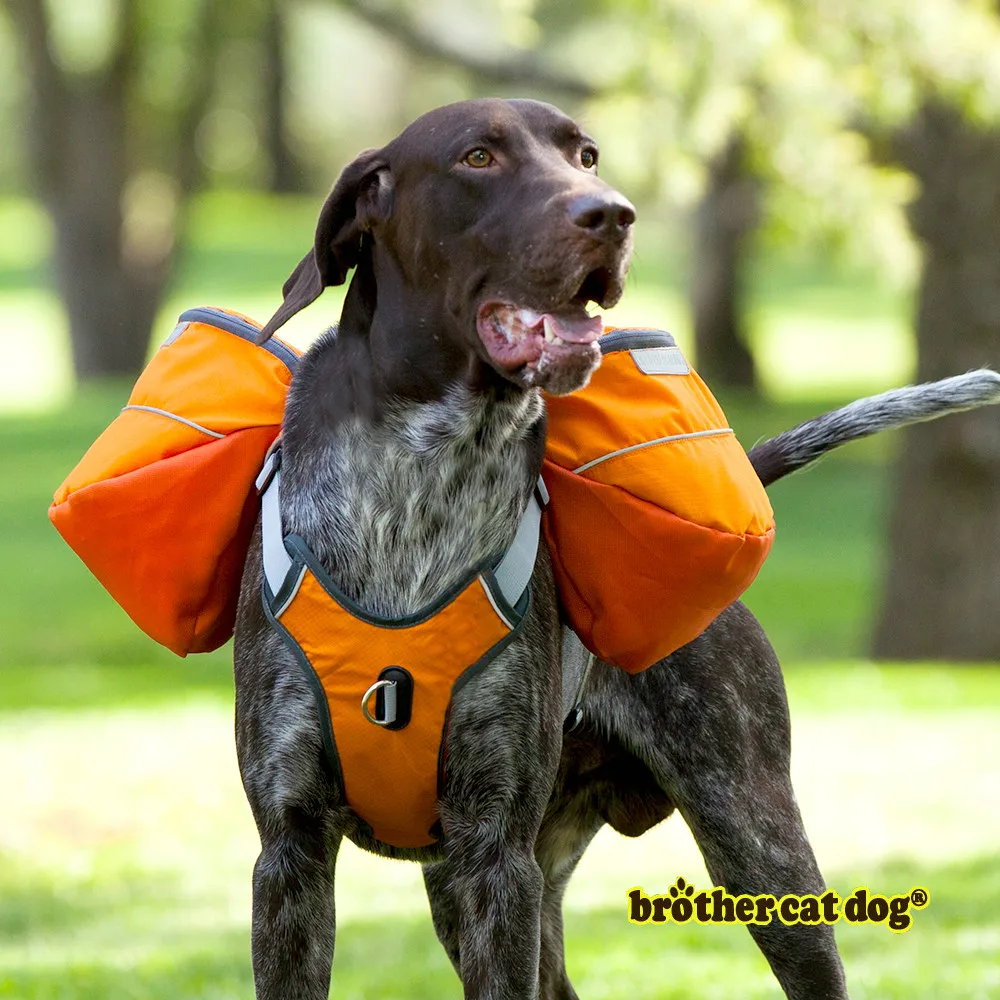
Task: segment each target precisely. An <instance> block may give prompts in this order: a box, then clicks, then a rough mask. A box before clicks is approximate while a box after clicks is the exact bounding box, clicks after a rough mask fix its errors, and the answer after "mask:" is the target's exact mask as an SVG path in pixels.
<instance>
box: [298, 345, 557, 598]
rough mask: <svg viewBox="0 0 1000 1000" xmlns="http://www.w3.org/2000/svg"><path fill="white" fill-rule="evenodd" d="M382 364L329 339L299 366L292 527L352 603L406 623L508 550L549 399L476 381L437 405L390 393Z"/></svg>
mask: <svg viewBox="0 0 1000 1000" xmlns="http://www.w3.org/2000/svg"><path fill="white" fill-rule="evenodd" d="M372 353H373V350H372V349H371V348H370V347H369V348H368V349H367V350H366V348H365V346H364V344H363V343H361V342H359V341H358V339H357V338H355V337H350V336H349V337H346V338H342V337H336V336H333V335H332V334H327V335H325V336H324V337H323V338H321V340H320V341H319V342H318V343H317V344H316V345H315V346H314V347H313V348H312V350H310V352H309V353H308V354H307V355H306V356H305V357H304V358H303V359H302V362H300V365H299V369H298V371H297V373H296V376H295V379H294V381H293V385H292V392H291V394H290V396H289V407H288V411H287V414H286V423H285V429H284V442H285V443H284V458H283V469H284V471H283V474H282V506H283V510H282V515H283V521H284V530H285V531H286V532H294V533H296V534H299V535H301V536H302V537H303V538H304V539H305V540H306V541H307V543H308V544H309V545H310V547H311V548H312V549H313V550H314V551H315V553H316V554H317V556H318V557H319V558H320V559H321V560H322V562H323V563H324V565H325V566H326V568H327V570H328V571H329V573H330V575H331V577H332V578H333V580H334V582H335V583H336V584H337V586H338V587H340V588H341V589H342V590H343V591H344V593H346V594H347V596H348V597H350V598H351V599H352V600H354V601H356V602H357V603H358V604H360V605H361V606H362V607H364V608H365V609H366V610H368V611H371V612H374V613H377V614H382V615H386V616H391V617H399V616H402V615H407V614H412V613H413V612H415V611H418V610H419V609H421V608H422V607H425V606H426V605H428V604H430V603H432V602H433V601H435V600H437V599H438V598H439V597H440V596H441V595H442V594H443V593H444V592H445V591H447V590H448V589H449V588H450V587H452V586H453V585H455V584H456V583H457V582H459V581H460V580H461V579H462V578H463V577H464V576H466V575H467V574H468V573H469V571H470V570H472V569H473V568H474V567H477V566H480V565H482V564H483V563H484V562H486V561H487V560H489V559H490V558H492V557H493V556H497V555H500V554H502V552H503V551H504V550H505V549H506V547H507V546H508V545H509V544H510V542H511V540H512V538H513V536H514V532H515V531H516V528H517V523H518V520H519V518H520V516H521V513H522V511H523V509H524V506H525V504H526V503H527V499H528V496H529V495H530V492H531V490H532V488H533V486H534V482H535V479H536V477H537V475H538V472H539V471H540V465H541V458H542V451H543V448H544V439H543V433H544V428H543V421H542V416H543V413H544V405H543V403H542V399H541V396H540V393H539V392H538V391H537V390H517V391H516V392H500V393H497V392H494V391H491V390H490V389H488V388H487V389H484V388H483V387H482V386H480V385H476V384H474V383H473V384H470V381H469V380H468V379H467V378H459V379H455V380H453V381H451V382H450V383H448V384H447V385H445V386H443V387H439V389H438V391H437V393H436V395H435V398H431V399H426V398H423V397H424V396H425V395H426V394H425V393H424V392H421V393H419V394H418V398H417V399H413V398H407V397H406V396H402V395H399V394H392V393H386V392H383V391H382V390H381V389H380V388H379V386H380V385H382V384H384V383H385V382H386V381H387V380H386V379H385V377H384V373H382V372H380V370H379V366H378V364H377V363H376V362H375V361H374V360H373V358H372V357H371V354H372ZM334 400H337V401H339V402H333V401H334ZM359 400H360V402H359Z"/></svg>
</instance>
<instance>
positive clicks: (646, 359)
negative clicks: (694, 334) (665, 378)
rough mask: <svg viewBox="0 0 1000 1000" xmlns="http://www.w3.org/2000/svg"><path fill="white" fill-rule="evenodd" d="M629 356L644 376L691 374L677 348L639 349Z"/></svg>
mask: <svg viewBox="0 0 1000 1000" xmlns="http://www.w3.org/2000/svg"><path fill="white" fill-rule="evenodd" d="M629 354H631V355H632V360H633V361H634V362H635V363H636V367H637V368H638V369H639V371H641V372H642V373H643V374H644V375H690V374H691V367H690V366H689V365H688V363H687V361H685V360H684V354H683V353H682V352H681V349H680V348H679V347H640V348H639V349H637V350H633V351H629Z"/></svg>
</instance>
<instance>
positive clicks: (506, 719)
mask: <svg viewBox="0 0 1000 1000" xmlns="http://www.w3.org/2000/svg"><path fill="white" fill-rule="evenodd" d="M531 625H532V623H527V626H528V627H526V628H525V633H524V634H523V637H522V641H521V642H517V643H514V644H513V645H511V646H509V647H508V648H507V649H506V650H504V651H503V652H502V653H501V654H500V655H499V657H498V658H497V660H496V661H495V662H494V663H492V664H491V665H490V666H489V667H488V668H487V669H486V670H484V671H483V672H482V673H480V674H479V675H478V676H477V677H475V678H474V680H473V681H471V682H470V683H468V684H467V685H466V686H465V687H463V688H462V690H461V691H459V692H458V693H457V694H456V698H455V703H454V707H453V711H452V717H451V721H450V724H449V735H448V757H447V762H448V763H447V771H446V777H445V787H444V794H443V795H442V798H441V825H442V827H443V830H444V835H445V849H446V856H445V860H444V861H442V862H440V863H439V864H438V865H436V866H434V867H433V869H431V870H430V872H429V883H428V887H429V890H431V891H432V892H436V893H437V895H438V905H437V907H436V908H435V914H434V916H435V925H436V927H437V929H438V933H439V935H440V936H442V937H443V939H444V943H445V947H446V949H447V950H448V951H449V955H450V957H451V958H452V961H453V962H456V961H457V967H458V970H459V975H460V976H461V979H462V986H463V988H464V991H465V997H466V1000H473V998H474V1000H487V998H489V1000H514V998H517V1000H534V998H536V997H537V996H538V959H539V935H540V921H541V907H542V890H543V877H542V872H541V869H540V867H539V865H538V862H537V861H536V859H535V840H536V836H537V833H538V828H539V825H540V824H541V821H542V816H543V814H544V812H545V805H546V802H547V800H548V798H549V794H550V792H551V789H552V784H553V781H554V779H555V775H556V769H557V764H558V758H559V739H560V731H559V713H560V708H561V704H560V696H559V686H558V685H559V675H558V658H557V650H556V649H555V648H554V646H555V644H554V642H552V640H551V636H552V635H554V634H555V630H554V629H549V630H546V632H545V633H542V632H541V631H540V630H539V629H537V628H536V629H531ZM531 631H534V632H535V637H534V641H532V640H531V637H530V632H531ZM546 647H548V648H546ZM449 899H450V901H451V905H450V906H449V904H448V900H449ZM432 905H433V896H432ZM456 932H457V954H456V947H455V938H456Z"/></svg>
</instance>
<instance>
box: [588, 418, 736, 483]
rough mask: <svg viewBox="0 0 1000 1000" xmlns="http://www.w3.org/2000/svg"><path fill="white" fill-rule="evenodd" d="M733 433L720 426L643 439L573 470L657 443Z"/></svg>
mask: <svg viewBox="0 0 1000 1000" xmlns="http://www.w3.org/2000/svg"><path fill="white" fill-rule="evenodd" d="M732 433H733V429H732V427H719V428H718V429H716V430H711V431H692V432H691V433H690V434H668V435H667V436H666V437H661V438H657V439H656V440H655V441H641V442H639V444H633V445H629V447H628V448H619V449H618V451H611V452H608V454H607V455H601V457H600V458H595V459H593V461H590V462H585V463H584V464H583V465H580V466H577V468H575V469H574V470H573V471H574V472H576V473H580V472H586V471H587V469H592V468H593V467H594V466H595V465H600V464H601V462H606V461H607V460H608V459H609V458H615V457H616V456H618V455H627V454H628V453H629V452H630V451H638V450H639V449H640V448H652V447H653V445H655V444H670V442H671V441H693V440H694V439H695V438H707V437H721V436H722V435H723V434H732Z"/></svg>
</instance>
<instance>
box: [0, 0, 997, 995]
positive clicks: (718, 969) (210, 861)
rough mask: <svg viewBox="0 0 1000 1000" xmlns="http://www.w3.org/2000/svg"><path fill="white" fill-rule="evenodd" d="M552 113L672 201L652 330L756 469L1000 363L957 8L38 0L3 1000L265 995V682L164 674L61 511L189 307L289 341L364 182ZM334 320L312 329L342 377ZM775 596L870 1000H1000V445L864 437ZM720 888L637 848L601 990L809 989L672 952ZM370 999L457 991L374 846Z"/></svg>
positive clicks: (347, 988) (2, 661)
mask: <svg viewBox="0 0 1000 1000" xmlns="http://www.w3.org/2000/svg"><path fill="white" fill-rule="evenodd" d="M486 94H499V95H504V96H515V95H517V96H532V97H537V98H542V99H546V100H550V101H552V102H553V103H556V104H558V105H559V106H560V107H562V108H563V109H564V110H566V111H568V112H569V113H571V114H573V115H575V116H577V117H579V118H580V119H581V120H582V121H583V122H584V123H585V124H586V125H587V127H588V128H589V130H590V131H591V132H592V133H593V134H594V135H595V136H596V137H597V139H598V140H599V142H600V144H601V147H602V164H601V170H602V174H603V176H604V177H605V178H606V179H608V180H609V181H610V182H611V183H613V184H615V185H616V186H617V187H619V188H620V189H621V190H623V191H624V192H625V193H626V194H627V195H628V196H629V197H630V198H631V199H632V200H633V201H634V202H635V204H636V205H637V208H638V213H639V222H638V224H637V250H636V256H635V261H634V264H633V268H632V274H631V276H630V279H629V283H628V287H627V291H626V294H625V297H624V299H623V302H622V304H621V305H620V306H618V307H616V308H615V309H614V310H613V311H611V312H610V313H609V314H608V317H607V318H608V322H609V323H613V324H618V325H628V324H640V325H658V326H664V327H666V328H668V329H671V330H672V331H674V332H675V333H676V335H677V336H678V338H679V340H680V341H681V343H682V344H683V345H684V347H685V348H686V349H687V350H688V351H689V352H690V353H691V354H692V355H693V356H694V357H695V359H696V363H697V364H698V366H699V368H700V370H701V371H702V372H703V374H705V375H706V376H707V377H708V379H709V381H710V383H711V384H712V386H713V388H715V389H716V391H717V394H718V395H719V396H720V398H721V400H722V401H723V404H724V406H725V407H726V409H727V412H728V413H729V416H730V418H731V423H732V425H733V426H734V428H735V429H736V431H737V433H738V435H739V437H740V439H741V440H742V441H743V442H744V444H746V445H748V446H749V445H750V444H752V443H753V442H754V441H755V440H757V439H758V438H760V437H761V436H764V435H766V434H770V433H773V432H775V431H777V430H780V429H782V428H784V427H787V426H790V425H791V424H793V423H794V422H796V421H798V420H800V419H803V418H805V417H807V416H809V415H811V414H813V413H816V412H819V411H821V410H823V409H825V408H827V407H829V406H832V405H835V404H837V403H841V402H844V401H846V400H848V399H850V398H853V397H854V396H857V395H859V394H863V393H867V392H872V391H878V390H881V389H884V388H887V387H890V386H892V385H896V384H901V383H903V382H906V381H910V380H912V379H914V378H915V377H919V378H934V377H942V376H945V375H949V374H954V373H957V372H960V371H965V370H967V369H969V368H972V367H978V366H981V365H992V366H993V367H996V366H998V365H1000V15H998V12H997V9H996V7H995V5H994V4H993V3H986V2H974V0H968V2H959V0H922V2H921V3H919V4H913V3H904V2H899V0H824V2H816V3H806V2H801V3H794V2H784V3H781V2H767V0H701V2H699V0H582V2H579V3H575V4H572V5H570V4H566V3H560V2H557V0H483V2H482V3H476V4H464V3H459V2H457V0H431V2H426V3H421V4H419V5H418V4H416V3H407V2H405V0H395V2H383V3H378V4H376V3H375V0H312V2H302V0H286V2H282V0H240V2H239V3H237V2H236V0H171V2H167V0H88V2H87V3H79V2H77V0H47V2H44V3H43V2H42V0H2V2H0V137H2V138H3V141H2V142H0V359H2V360H0V455H2V456H3V459H4V462H3V468H4V472H5V475H3V476H2V477H0V567H2V570H3V572H2V573H0V996H4V997H7V996H10V997H16V998H46V1000H47V998H60V1000H61V998H67V1000H69V998H72V1000H77V998H91V997H92V998H95V1000H96V998H101V1000H117V998H126V997H127V998H144V1000H145V998H158V997H167V996H170V997H184V996H198V997H204V998H211V1000H215V998H219V1000H221V998H230V997H237V996H238V997H247V996H250V995H252V985H251V975H250V960H249V915H250V871H251V867H252V864H253V860H254V858H255V856H256V850H257V846H258V845H257V841H256V835H255V831H254V829H253V824H252V820H251V817H250V814H249V810H248V808H247V806H246V804H245V800H244V799H243V796H242V791H241V789H240V785H239V777H238V773H237V770H236V763H235V754H234V751H233V745H232V743H233V741H232V679H231V665H230V662H229V653H228V649H224V650H222V651H220V652H218V653H216V654H210V655H206V656H195V657H191V658H189V659H187V660H184V661H181V660H179V659H176V658H174V657H173V656H172V655H171V654H169V653H168V652H166V651H165V650H163V649H161V648H159V647H157V646H156V645H155V644H154V643H152V642H151V641H150V640H147V639H146V638H145V637H144V636H143V635H142V634H141V633H140V632H139V631H138V630H137V629H136V628H135V627H134V626H133V625H132V624H131V622H129V621H128V619H127V618H126V617H125V616H124V614H123V613H122V612H121V611H120V610H119V609H118V608H117V607H116V606H115V605H114V604H113V602H112V601H111V600H110V598H108V597H107V595H106V594H105V593H104V592H103V590H102V589H101V588H100V586H99V585H98V584H97V583H96V582H95V581H94V580H93V579H92V578H91V577H90V576H89V574H88V572H87V571H86V569H85V568H84V567H83V566H82V565H81V564H79V562H78V561H77V560H76V557H75V556H74V555H73V554H72V553H71V552H70V551H69V549H68V548H66V547H65V546H64V545H63V543H62V542H61V540H60V539H59V538H58V536H57V535H56V534H55V532H54V531H53V530H52V528H51V527H50V526H49V524H48V522H47V520H46V518H45V509H46V507H47V505H48V502H49V500H50V497H51V493H52V491H53V490H54V489H55V487H56V486H57V485H58V483H59V482H60V481H61V479H62V478H63V477H64V475H65V474H66V473H67V472H68V471H69V469H70V468H72V466H73V465H74V464H75V462H76V461H77V460H78V458H79V457H80V456H81V455H82V453H83V451H84V450H85V449H86V448H87V446H88V445H89V444H90V443H91V441H92V440H93V439H94V438H95V437H96V436H97V434H98V433H99V432H100V430H101V429H103V427H104V426H105V425H106V424H107V423H108V422H109V421H110V420H111V419H112V418H113V416H114V414H115V413H116V412H117V410H118V408H119V407H120V406H121V405H123V403H124V402H125V399H126V397H127V394H128V388H129V385H130V384H131V381H132V379H133V378H134V375H135V373H136V371H137V370H138V368H139V367H140V366H141V364H142V361H143V360H144V358H145V357H146V356H147V355H148V352H149V350H150V349H151V345H155V344H156V343H158V342H159V341H160V340H161V339H162V338H163V336H165V335H166V334H167V333H168V332H169V331H170V329H171V328H172V326H173V324H174V321H175V318H176V316H177V315H178V313H179V312H181V311H182V310H183V309H185V308H188V307H191V306H194V305H202V304H217V305H224V306H227V307H230V308H235V309H238V310H241V311H243V312H246V313H249V314H251V315H255V316H257V317H258V318H260V319H264V318H266V317H267V316H269V315H270V313H271V312H272V311H273V309H274V308H275V306H276V305H277V303H278V301H279V297H280V287H281V283H282V281H283V280H284V278H285V277H286V275H287V274H288V273H289V271H290V270H291V268H292V267H293V266H294V264H295V263H296V262H297V261H298V259H299V258H300V257H301V255H302V254H303V253H304V252H305V250H306V249H307V248H308V246H309V245H310V242H311V237H312V228H313V224H314V220H315V216H316V214H317V211H318V208H319V205H320V203H321V199H322V197H323V195H324V193H325V191H326V190H328V188H329V186H330V185H331V184H332V181H333V180H334V178H335V176H336V173H337V171H338V169H339V168H340V167H341V166H342V165H343V164H345V163H346V162H348V160H349V159H350V158H351V157H353V155H354V154H355V153H356V152H357V151H359V150H360V149H361V148H363V147H366V146H372V145H380V144H382V143H383V142H385V141H386V140H387V139H389V138H390V137H391V136H392V135H394V134H395V133H396V132H397V131H398V130H399V129H400V128H401V127H402V126H403V125H405V124H406V123H407V122H409V121H410V120H412V118H414V117H416V116H417V115H418V114H420V113H421V112H422V111H424V110H427V109H428V108H430V107H434V106H436V105H439V104H443V103H447V102H448V101H451V100H457V99H461V98H463V97H467V96H479V95H486ZM337 304H338V293H337V290H333V291H330V292H328V293H327V294H326V295H325V296H324V297H323V299H321V300H320V302H318V303H317V304H316V305H315V306H313V307H312V308H311V309H309V310H308V311H307V312H306V313H304V314H303V315H301V316H299V317H297V318H296V321H295V322H294V325H292V326H291V327H290V329H289V336H290V337H291V339H293V340H295V341H296V342H297V343H299V344H302V345H304V344H306V343H307V342H308V340H309V338H310V337H311V336H313V335H314V334H315V333H316V332H317V331H318V330H319V329H321V328H322V327H323V326H324V325H325V324H328V323H330V322H333V321H335V319H336V315H337ZM770 493H771V497H772V502H773V504H774V507H775V511H776V515H777V520H778V526H779V527H778V535H777V541H776V545H775V549H774V552H773V554H772V556H771V558H770V559H769V561H768V563H767V564H766V566H765V567H764V569H763V571H762V572H761V575H760V577H759V579H758V581H757V582H756V583H755V584H754V586H753V587H752V588H751V590H750V591H749V592H748V594H747V597H746V600H747V603H748V604H749V605H750V607H751V608H752V609H753V610H754V611H755V612H756V613H757V614H758V616H759V617H760V619H761V621H762V622H763V624H764V626H765V628H766V629H767V630H768V633H769V634H770V636H771V638H772V641H773V642H774V645H775V647H776V649H777V651H778V653H779V655H780V656H781V658H782V661H783V664H784V668H785V673H786V678H787V684H788V690H789V700H790V706H791V712H792V719H793V774H794V779H795V785H796V789H797V793H798V796H799V799H800V804H801V807H802V811H803V814H804V817H805V821H806V826H807V830H808V831H809V833H810V836H811V839H812V842H813V845H814V847H815V849H816V853H817V855H818V858H819V862H820V866H821V868H822V869H823V871H824V874H825V876H826V878H827V880H828V883H829V884H830V885H831V886H832V887H833V888H835V889H836V890H837V891H838V892H840V893H841V895H844V896H846V895H847V894H848V893H850V892H851V891H852V890H853V889H854V888H855V886H858V885H867V886H869V887H870V888H871V890H872V891H873V892H879V893H884V894H887V895H889V894H896V893H906V892H908V891H909V890H910V889H911V888H913V887H914V886H917V885H921V886H926V887H927V888H928V889H929V890H930V894H931V903H930V905H929V907H928V908H927V909H925V910H923V911H922V912H920V913H918V914H917V915H916V919H915V921H914V926H913V928H912V929H911V930H910V931H909V932H908V933H907V934H905V935H893V934H891V933H890V932H889V931H888V930H887V929H886V928H885V927H841V928H840V929H839V930H838V941H839V943H840V946H841V950H842V953H843V956H844V960H845V965H846V967H847V972H848V980H849V985H850V987H851V990H852V996H854V997H855V998H867V997H880V998H881V997H904V996H905V997H907V998H935V1000H936V998H941V997H948V998H963V1000H973V998H975V1000H981V998H987V997H1000V859H998V856H997V844H998V843H1000V801H998V798H1000V725H998V723H1000V672H998V671H997V670H996V662H997V661H1000V573H998V572H997V567H998V565H1000V423H998V414H997V413H996V412H990V411H983V412H980V413H978V414H973V415H967V416H963V417H952V418H948V419H946V420H945V421H942V422H941V423H939V424H937V425H934V426H928V427H923V428H920V429H918V430H915V431H910V432H905V433H900V434H896V435H884V436H883V437H881V438H879V439H876V440H872V441H868V442H864V443H861V444H857V445H852V446H850V447H848V448H845V449H844V450H843V451H842V452H841V453H838V454H836V455H834V456H831V457H830V458H828V459H827V460H825V461H824V462H823V463H821V464H820V465H819V467H817V468H816V469H814V470H812V471H809V472H807V473H804V474H801V475H797V476H794V477H791V478H790V479H789V480H787V481H785V482H781V483H779V484H777V485H776V486H775V487H773V488H772V490H771V491H770ZM678 875H684V876H685V877H686V878H687V879H688V880H689V881H693V882H694V883H695V884H696V885H698V886H699V887H704V886H707V875H706V874H705V871H704V867H703V865H702V864H701V861H700V858H699V856H698V854H697V850H696V848H695V847H694V845H693V842H692V841H691V838H690V835H689V834H688V833H687V831H686V829H685V827H684V825H683V821H682V820H681V819H680V818H679V817H675V818H672V819H671V820H668V821H667V822H666V823H665V824H662V825H661V826H660V827H658V828H656V829H655V830H654V831H651V832H650V833H649V834H647V835H645V836H644V837H642V838H640V839H639V840H637V841H629V840H626V839H624V838H621V837H618V836H617V835H614V834H611V833H610V832H608V831H605V832H603V833H602V834H601V835H599V837H598V838H597V840H596V841H595V843H594V845H593V846H592V847H591V849H590V851H589V852H588V854H587V856H586V857H585V859H584V861H583V863H582V864H581V866H580V869H579V871H578V873H577V875H576V877H575V879H574V882H573V884H572V885H571V888H570V891H569V895H568V900H567V954H568V966H569V971H570V975H571V978H572V979H573V981H574V984H575V986H576V988H577V990H578V992H579V993H580V995H581V996H582V997H585V998H600V997H620V996H631V997H648V998H653V997H656V998H682V997H683V998H686V997H692V996H702V997H719V998H723V997H736V996H738V997H741V998H758V997H759V998H764V997H777V996H778V995H779V991H778V988H777V985H776V983H775V981H774V980H773V978H772V977H771V975H770V972H769V970H768V969H767V966H766V963H765V962H764V960H763V958H762V957H761V956H760V954H759V953H758V952H757V950H756V948H755V947H754V946H753V944H752V942H751V940H750V938H749V936H748V935H747V934H746V933H745V932H744V931H742V930H738V929H730V928H726V929H719V928H702V927H698V926H692V927H689V928H685V929H681V928H677V927H673V926H670V925H668V926H666V927H656V928H651V927H634V926H630V925H629V924H628V923H627V921H626V909H625V893H626V891H627V890H628V889H630V888H631V887H633V886H636V885H641V886H642V887H643V888H644V889H645V890H646V891H647V892H650V893H656V892H664V891H666V889H667V888H668V887H669V885H670V884H672V883H673V881H674V880H675V879H676V877H677V876H678ZM338 929H339V933H338V947H337V960H336V964H335V970H334V987H333V993H334V995H336V996H341V997H355V996H370V995H380V996H386V997H400V998H404V997H405V998H409V997H425V996H426V997H431V996H434V997H442V996H444V997H447V996H454V997H458V996H459V995H460V988H459V985H458V982H457V979H456V978H455V976H454V974H453V973H452V971H451V969H450V967H449V966H448V964H447V961H446V959H445V957H444V954H443V952H442V951H441V950H440V948H439V947H438V946H437V944H436V941H435V940H434V936H433V932H432V929H431V925H430V920H429V916H428V913H427V906H426V902H425V901H424V900H423V898H422V894H421V890H420V880H419V872H418V869H417V868H416V867H415V866H412V865H402V864H393V863H390V862H386V861H379V860H377V859H374V858H370V857H368V856H365V855H362V854H360V853H359V852H357V851H354V850H351V849H349V848H348V849H345V851H344V852H342V855H341V860H340V863H339V865H338Z"/></svg>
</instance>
